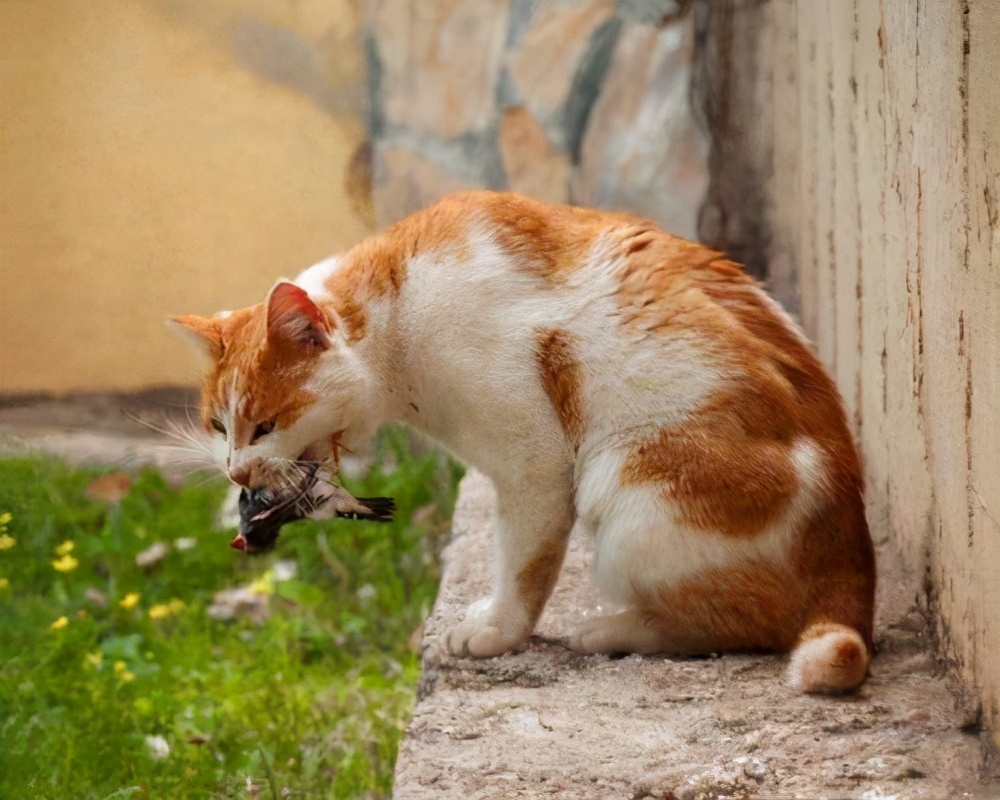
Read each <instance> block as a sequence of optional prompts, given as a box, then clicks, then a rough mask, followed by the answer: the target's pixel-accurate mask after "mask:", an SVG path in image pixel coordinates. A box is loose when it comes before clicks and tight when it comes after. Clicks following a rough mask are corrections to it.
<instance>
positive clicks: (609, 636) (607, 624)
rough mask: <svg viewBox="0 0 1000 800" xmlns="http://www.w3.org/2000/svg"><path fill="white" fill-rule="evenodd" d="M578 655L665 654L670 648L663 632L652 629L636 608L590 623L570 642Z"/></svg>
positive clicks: (579, 630)
mask: <svg viewBox="0 0 1000 800" xmlns="http://www.w3.org/2000/svg"><path fill="white" fill-rule="evenodd" d="M570 647H571V648H572V649H573V650H575V651H576V652H578V653H587V654H588V655H590V654H595V653H604V654H606V655H611V654H614V653H661V652H665V651H667V650H669V649H670V644H669V642H668V641H667V639H666V638H665V637H664V635H663V634H662V632H660V631H658V630H655V629H653V628H650V627H649V626H648V625H647V624H646V621H645V619H644V617H643V615H642V614H641V613H640V612H639V611H636V610H634V609H632V610H627V611H622V612H619V613H617V614H604V615H602V616H598V617H594V618H593V619H590V620H588V621H587V622H586V623H584V624H583V625H582V626H580V628H579V629H578V630H577V632H576V635H575V636H573V638H572V639H570Z"/></svg>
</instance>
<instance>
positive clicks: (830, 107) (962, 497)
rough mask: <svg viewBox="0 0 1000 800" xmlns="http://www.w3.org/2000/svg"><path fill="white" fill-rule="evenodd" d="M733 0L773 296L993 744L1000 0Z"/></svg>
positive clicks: (999, 441) (998, 666) (999, 382)
mask: <svg viewBox="0 0 1000 800" xmlns="http://www.w3.org/2000/svg"><path fill="white" fill-rule="evenodd" d="M736 5H738V6H750V5H752V6H753V7H754V8H755V11H754V13H755V14H759V15H761V16H762V19H763V22H762V23H761V20H760V19H758V20H757V21H756V23H755V24H759V25H760V26H761V27H763V29H765V30H766V31H767V33H766V35H767V38H768V43H769V44H768V46H767V47H763V48H759V49H758V51H757V57H758V58H760V59H761V61H760V64H758V65H757V67H759V68H760V71H761V73H762V74H763V76H764V77H763V78H762V80H765V81H767V82H769V83H770V84H771V85H772V86H773V87H774V88H773V95H772V98H773V102H772V99H771V98H763V99H762V100H761V101H760V102H759V103H758V105H757V107H756V114H757V115H758V116H759V117H760V118H761V119H762V123H761V124H762V125H763V126H764V127H765V128H766V129H768V130H772V131H773V132H774V136H773V143H772V146H773V152H772V158H771V159H770V162H771V174H770V176H769V178H768V180H767V187H768V190H767V193H766V194H767V197H766V199H765V203H766V207H767V215H766V216H767V222H768V224H769V226H770V229H769V238H768V244H767V253H766V257H767V260H768V262H769V265H770V266H773V267H774V268H775V277H776V284H777V288H778V290H779V294H783V295H785V296H786V299H787V297H788V296H789V295H793V297H792V299H793V301H794V300H800V302H801V314H802V318H803V320H804V322H805V325H806V328H807V329H808V331H809V333H810V335H811V336H812V337H813V338H814V339H815V341H816V344H817V346H818V349H819V352H820V354H821V356H822V358H823V360H824V361H825V362H826V363H827V364H828V365H829V366H830V367H831V369H832V370H833V372H834V373H835V375H836V378H837V382H838V384H839V386H840V388H841V390H842V392H843V394H844V396H845V398H846V400H847V403H848V405H849V407H850V410H851V412H852V415H853V419H854V423H855V427H856V430H857V433H858V435H859V437H860V441H861V444H862V448H863V451H864V460H865V466H866V471H867V479H868V511H869V521H870V523H871V526H872V530H873V532H874V534H875V535H876V536H877V537H886V536H888V537H891V538H892V539H893V540H894V541H895V542H896V543H897V544H898V546H899V548H901V549H902V551H903V552H904V554H905V555H906V558H907V560H908V562H909V563H910V565H911V566H912V567H914V568H915V569H918V570H921V571H923V570H926V575H927V581H926V585H927V588H928V589H929V590H930V592H929V596H930V600H931V605H932V607H933V608H934V609H935V610H936V612H937V619H938V622H939V628H940V633H941V634H942V644H943V651H944V653H945V654H946V655H947V656H949V657H951V658H952V659H954V662H955V664H956V666H957V668H958V670H959V671H960V673H961V674H962V675H963V677H964V678H965V679H966V681H967V682H968V684H969V685H970V686H972V687H974V688H975V690H976V691H977V692H978V695H979V697H980V698H981V701H982V710H983V717H984V721H985V722H986V723H987V724H988V725H989V726H991V728H992V730H993V735H994V738H995V739H996V740H997V741H998V742H1000V227H998V217H1000V89H998V83H997V81H998V78H1000V47H998V42H1000V0H893V1H892V2H890V0H881V2H872V1H870V0H811V1H810V2H798V3H797V2H793V0H771V2H768V3H755V4H745V3H736ZM755 146H759V145H755ZM790 276H794V277H792V278H791V279H790ZM796 293H797V294H798V297H794V295H795V294H796Z"/></svg>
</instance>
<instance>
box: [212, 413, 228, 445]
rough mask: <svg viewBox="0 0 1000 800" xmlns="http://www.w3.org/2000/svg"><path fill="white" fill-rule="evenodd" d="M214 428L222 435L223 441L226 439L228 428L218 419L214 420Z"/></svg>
mask: <svg viewBox="0 0 1000 800" xmlns="http://www.w3.org/2000/svg"><path fill="white" fill-rule="evenodd" d="M212 427H213V428H215V429H216V430H217V431H218V432H219V433H221V434H222V438H223V440H225V438H226V426H225V425H223V424H222V423H221V422H220V421H219V420H218V419H216V418H214V417H213V418H212Z"/></svg>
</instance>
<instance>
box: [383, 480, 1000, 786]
mask: <svg viewBox="0 0 1000 800" xmlns="http://www.w3.org/2000/svg"><path fill="white" fill-rule="evenodd" d="M494 504H495V495H494V493H493V490H492V487H491V485H490V484H489V482H488V480H487V479H485V478H484V477H483V476H481V475H479V474H476V473H470V475H469V476H468V477H467V478H466V479H465V481H464V483H463V485H462V491H461V495H460V500H459V506H458V509H457V511H456V515H455V523H454V539H453V541H452V543H451V544H450V545H449V548H448V550H447V551H446V554H445V561H446V566H445V575H444V580H443V582H442V586H441V591H440V594H439V597H438V601H437V604H436V606H435V609H434V612H433V614H432V616H431V619H430V620H429V621H428V624H427V629H426V631H427V632H426V637H425V644H424V681H423V685H422V692H423V695H424V697H423V700H422V701H421V702H420V704H419V705H418V706H417V709H416V712H415V714H414V717H413V721H412V722H411V724H410V727H409V730H408V734H407V738H406V740H405V741H404V743H403V745H402V749H401V751H400V755H399V761H398V764H397V770H396V788H395V796H396V797H397V798H399V800H408V799H409V798H450V797H454V798H470V799H471V798H476V799H477V800H479V799H480V798H515V797H516V798H540V797H548V796H562V797H573V798H642V797H657V798H677V799H678V800H679V799H680V798H721V797H769V798H770V797H775V798H777V797H808V798H819V797H837V798H842V797H852V798H853V797H856V798H873V799H874V798H888V797H893V798H898V799H899V800H903V798H945V797H963V796H965V797H979V798H984V799H985V798H987V797H996V796H998V793H1000V783H997V782H996V780H997V775H996V773H995V772H994V773H993V774H992V780H993V783H990V778H989V777H988V774H989V773H988V769H987V761H986V758H985V756H984V753H985V750H984V745H983V744H982V742H981V740H980V736H979V735H978V733H977V730H978V729H977V727H976V722H975V712H974V710H972V709H968V708H966V707H965V706H964V705H963V703H962V702H961V701H959V700H957V699H956V697H955V696H954V695H953V694H952V693H951V691H949V684H948V682H947V681H946V680H945V679H944V678H943V677H942V676H941V674H940V672H939V670H938V667H937V666H936V664H935V662H934V661H933V659H932V658H931V655H930V642H929V641H928V637H927V633H926V627H925V623H924V617H923V615H922V613H921V611H920V609H919V608H917V607H916V606H915V605H914V603H913V602H912V599H913V598H914V597H915V596H916V595H917V586H916V584H915V583H914V582H913V580H912V579H910V578H909V577H908V576H906V575H904V573H903V572H902V570H901V567H900V566H899V564H898V562H897V561H896V560H895V559H893V557H892V556H891V554H889V553H888V552H886V551H883V552H881V553H880V566H881V575H882V588H881V590H880V611H879V625H878V645H879V649H880V652H879V654H878V656H877V657H876V659H875V662H874V666H873V669H872V675H871V678H870V679H869V681H868V682H867V683H866V684H865V685H864V687H863V688H862V689H861V691H859V692H858V693H857V694H856V695H853V696H849V697H844V698H827V697H804V696H801V695H797V694H795V693H793V692H792V691H790V690H789V689H788V688H787V687H786V686H785V683H784V679H783V669H784V664H783V661H782V659H781V658H779V657H775V656H759V655H736V656H728V655H727V656H724V657H721V658H710V659H671V658H666V657H638V656H628V657H625V658H621V659H609V658H607V657H604V656H582V655H578V654H576V653H573V652H571V651H570V650H568V649H567V647H566V645H565V642H566V640H567V638H568V637H569V635H570V634H571V632H572V631H573V629H574V627H575V626H576V624H577V622H578V620H579V619H580V617H581V616H582V615H586V614H590V613H595V612H596V611H597V609H598V608H599V603H600V601H599V599H598V598H597V597H596V596H595V595H594V594H593V591H592V589H591V588H590V586H589V582H588V580H587V575H588V555H587V551H586V547H585V544H584V542H582V541H581V537H580V536H579V535H578V534H574V538H573V542H572V545H571V550H570V553H569V555H568V557H567V562H566V565H565V567H564V569H563V573H562V576H561V578H560V581H559V585H558V586H557V588H556V592H555V595H554V596H553V598H552V600H551V601H550V603H549V606H548V608H547V609H546V612H545V615H544V617H543V619H542V622H541V624H540V626H539V630H538V635H536V636H535V637H533V639H532V640H531V642H530V643H529V645H528V646H527V647H526V649H525V650H524V651H523V652H520V653H517V654H514V655H508V656H504V657H501V658H495V659H485V660H472V659H460V658H454V657H451V656H449V655H446V654H445V653H443V652H442V650H441V648H440V647H439V646H438V638H439V637H440V636H441V634H442V632H443V631H445V630H446V629H447V628H448V627H449V626H450V625H452V624H454V623H456V622H457V621H458V620H460V619H461V615H462V613H463V611H464V609H465V607H466V605H467V604H468V603H469V602H470V601H472V600H475V599H477V598H478V597H481V596H483V595H485V594H486V593H487V591H488V586H489V577H490V563H491V556H490V527H491V524H492V520H493V514H494ZM963 726H964V727H965V728H966V730H967V731H968V732H963V730H962V729H963Z"/></svg>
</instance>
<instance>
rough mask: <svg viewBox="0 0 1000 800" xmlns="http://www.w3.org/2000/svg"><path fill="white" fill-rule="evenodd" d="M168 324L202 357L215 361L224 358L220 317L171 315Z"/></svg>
mask: <svg viewBox="0 0 1000 800" xmlns="http://www.w3.org/2000/svg"><path fill="white" fill-rule="evenodd" d="M167 325H168V326H169V327H170V329H171V330H172V331H173V332H174V333H176V334H177V336H179V337H180V338H181V339H183V340H184V341H185V342H187V343H188V345H190V347H191V349H192V350H194V351H195V353H197V354H198V355H199V356H201V357H202V358H205V359H206V360H208V361H210V362H213V363H214V362H216V361H218V360H219V359H220V358H222V351H223V345H222V331H221V329H220V328H219V320H218V319H213V318H211V317H197V316H194V315H193V314H191V315H186V316H182V317H170V318H169V319H168V320H167Z"/></svg>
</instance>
